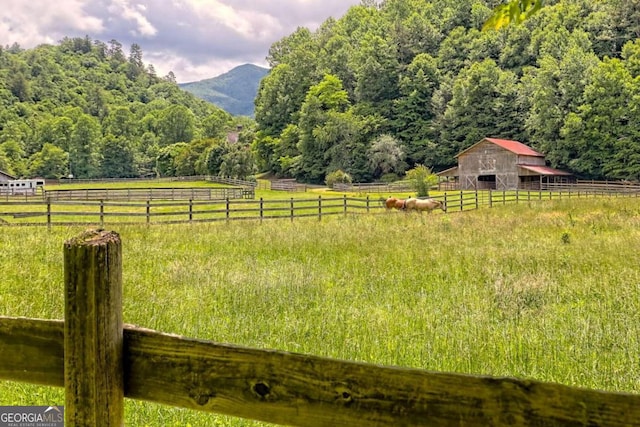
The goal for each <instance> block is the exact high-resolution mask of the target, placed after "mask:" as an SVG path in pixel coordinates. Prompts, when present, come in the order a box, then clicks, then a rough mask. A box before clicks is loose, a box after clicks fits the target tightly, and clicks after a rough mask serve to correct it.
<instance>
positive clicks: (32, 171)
mask: <svg viewBox="0 0 640 427" xmlns="http://www.w3.org/2000/svg"><path fill="white" fill-rule="evenodd" d="M68 166H69V155H68V154H67V153H66V152H65V151H64V150H62V149H61V148H60V147H56V146H55V145H53V144H49V143H45V144H44V145H43V146H42V150H41V151H39V152H37V153H35V154H34V155H32V156H31V157H30V158H29V175H30V176H33V177H42V178H49V179H59V178H62V177H64V176H67V173H69V167H68Z"/></svg>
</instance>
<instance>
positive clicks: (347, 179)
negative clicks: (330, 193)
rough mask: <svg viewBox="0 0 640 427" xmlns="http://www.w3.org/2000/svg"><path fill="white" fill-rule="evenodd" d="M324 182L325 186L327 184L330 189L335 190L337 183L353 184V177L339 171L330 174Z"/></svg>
mask: <svg viewBox="0 0 640 427" xmlns="http://www.w3.org/2000/svg"><path fill="white" fill-rule="evenodd" d="M324 182H325V184H327V186H328V187H331V188H333V185H334V184H336V183H340V184H351V182H352V181H351V175H349V174H348V173H346V172H343V171H341V170H340V169H338V170H337V171H333V172H331V173H330V174H328V175H327V176H326V177H325V178H324Z"/></svg>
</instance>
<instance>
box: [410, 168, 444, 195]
mask: <svg viewBox="0 0 640 427" xmlns="http://www.w3.org/2000/svg"><path fill="white" fill-rule="evenodd" d="M405 179H406V180H407V181H409V182H410V183H411V188H413V189H414V190H415V191H416V196H417V197H428V196H429V189H430V188H431V187H432V186H434V185H435V184H437V183H438V176H437V175H435V174H434V173H433V172H432V171H431V169H429V168H428V167H426V166H424V165H417V166H416V167H415V168H413V169H411V170H408V171H407V174H406V178H405Z"/></svg>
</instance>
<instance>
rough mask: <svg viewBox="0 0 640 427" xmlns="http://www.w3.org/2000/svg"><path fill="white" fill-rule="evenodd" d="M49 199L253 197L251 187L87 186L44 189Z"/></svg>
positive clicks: (221, 198)
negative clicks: (81, 187)
mask: <svg viewBox="0 0 640 427" xmlns="http://www.w3.org/2000/svg"><path fill="white" fill-rule="evenodd" d="M42 196H43V198H44V199H49V200H52V201H54V200H130V201H134V200H225V199H253V198H254V197H255V192H254V189H253V188H241V187H224V188H205V187H193V188H162V187H150V188H87V189H65V190H44V192H43V195H42Z"/></svg>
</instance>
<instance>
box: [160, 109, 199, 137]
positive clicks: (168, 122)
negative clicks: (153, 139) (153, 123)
mask: <svg viewBox="0 0 640 427" xmlns="http://www.w3.org/2000/svg"><path fill="white" fill-rule="evenodd" d="M158 127H159V133H160V145H161V146H167V145H171V144H175V143H178V142H191V140H192V139H193V136H194V134H195V117H194V114H193V112H192V111H191V110H189V109H188V108H187V107H185V106H183V105H173V106H171V107H169V108H167V109H166V110H164V111H163V112H162V114H161V119H160V122H159V123H158Z"/></svg>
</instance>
